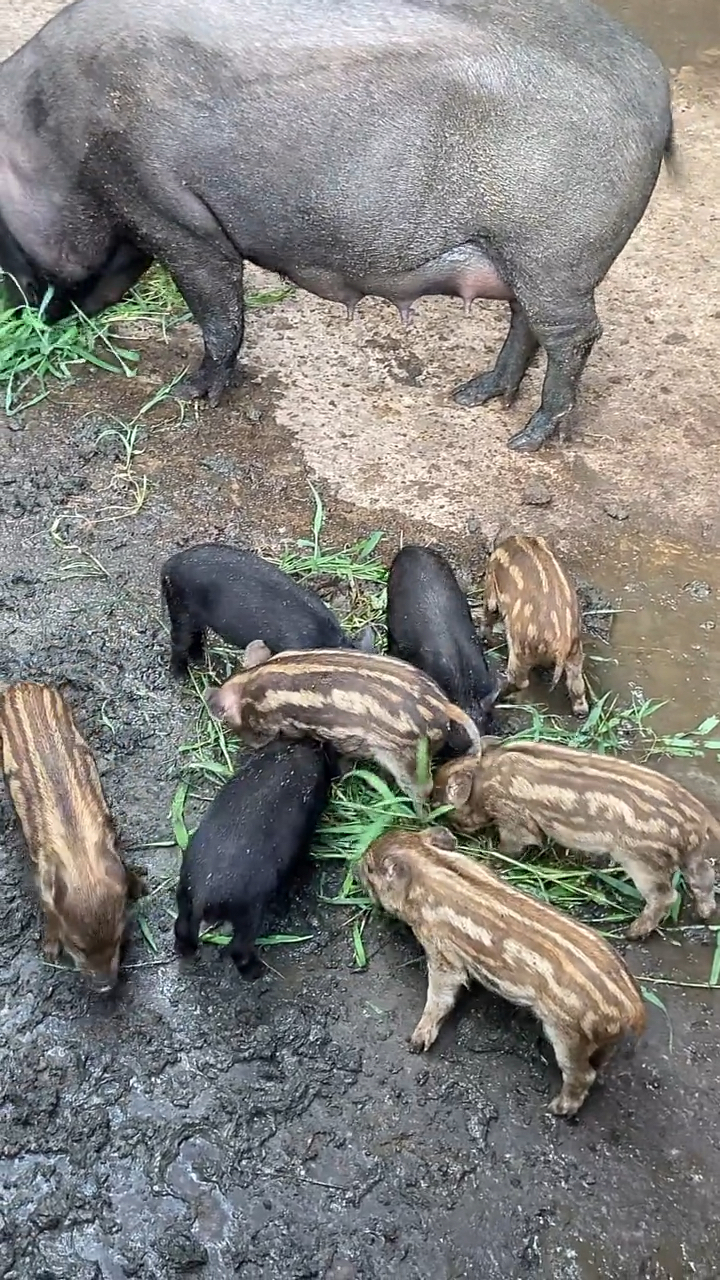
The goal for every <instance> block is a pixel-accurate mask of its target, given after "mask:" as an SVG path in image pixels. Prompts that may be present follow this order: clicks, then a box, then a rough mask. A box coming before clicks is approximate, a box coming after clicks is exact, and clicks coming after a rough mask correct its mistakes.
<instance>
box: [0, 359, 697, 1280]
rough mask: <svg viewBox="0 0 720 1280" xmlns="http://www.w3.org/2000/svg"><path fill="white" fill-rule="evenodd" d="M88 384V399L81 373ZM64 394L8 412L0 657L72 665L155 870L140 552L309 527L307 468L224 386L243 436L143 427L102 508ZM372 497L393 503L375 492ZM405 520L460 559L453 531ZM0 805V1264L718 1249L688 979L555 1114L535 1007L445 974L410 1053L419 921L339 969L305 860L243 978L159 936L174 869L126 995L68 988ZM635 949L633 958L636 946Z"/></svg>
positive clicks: (385, 518) (677, 1277) (473, 1264)
mask: <svg viewBox="0 0 720 1280" xmlns="http://www.w3.org/2000/svg"><path fill="white" fill-rule="evenodd" d="M93 381H94V386H93V400H94V403H95V404H97V403H98V402H102V396H101V395H99V394H98V388H99V386H100V385H104V384H101V382H100V380H93ZM107 385H109V386H113V387H115V386H116V385H117V384H113V383H112V382H109V383H108V384H107ZM120 385H122V384H120ZM73 394H74V397H75V400H74V402H73V403H72V404H71V405H70V406H69V407H67V408H65V409H62V408H61V409H59V410H54V409H44V410H43V412H42V414H40V415H37V420H36V421H34V422H33V425H32V429H28V430H26V431H24V432H19V433H9V432H6V433H5V434H4V435H3V436H1V437H0V454H1V456H0V474H1V476H2V482H1V483H0V522H1V528H2V546H3V550H4V557H3V564H4V568H3V572H2V576H1V577H0V654H1V655H2V659H1V666H0V678H5V679H17V678H19V677H28V676H29V677H36V678H41V679H44V680H49V681H54V682H57V683H59V684H60V685H61V686H62V687H63V688H64V689H65V690H66V692H67V695H68V697H69V699H70V702H71V704H72V706H73V708H74V710H75V712H76V715H77V719H78V722H79V724H80V726H81V728H82V730H83V732H84V733H85V734H86V736H87V738H88V741H89V742H90V744H91V746H92V748H93V751H94V752H95V754H96V757H97V760H98V762H99V765H100V768H101V773H102V777H103V781H104V785H105V788H106V791H107V795H108V798H109V800H110V803H111V806H112V809H113V812H114V814H115V817H116V820H117V823H118V826H119V829H120V831H121V833H122V836H123V839H124V843H125V846H126V847H127V848H128V850H129V857H130V858H131V860H133V861H135V862H138V861H139V862H141V863H143V864H145V865H147V866H148V868H149V872H150V882H151V887H153V888H156V887H157V886H159V885H161V884H162V882H163V881H164V880H165V879H168V878H172V877H173V876H174V875H175V873H176V870H177V853H176V851H175V850H173V849H171V848H160V849H157V848H155V849H148V848H146V847H143V846H147V845H148V844H149V843H152V842H155V841H158V840H161V841H168V840H169V839H170V822H169V816H168V815H169V806H170V801H171V798H172V795H173V792H174V789H175V786H176V783H177V779H178V777H179V776H180V764H181V762H180V760H179V757H178V748H179V746H180V744H181V742H182V741H183V738H184V737H185V736H186V735H187V733H188V731H189V729H190V728H191V726H192V723H193V720H194V716H195V705H194V703H193V701H192V699H191V697H190V695H189V693H188V692H187V690H184V689H183V688H182V687H178V686H177V685H176V684H174V683H173V681H172V680H171V677H170V676H169V673H168V670H167V657H168V646H167V637H166V633H165V629H164V619H163V617H162V615H161V611H160V603H159V594H158V586H157V579H158V570H159V566H160V564H161V562H162V560H163V558H164V557H165V555H167V554H168V552H170V551H171V550H172V549H173V548H175V547H177V546H179V545H183V544H185V543H188V542H189V541H191V540H195V539H200V538H205V537H207V536H211V537H212V536H218V534H220V535H221V536H223V537H232V538H236V539H238V540H239V541H242V542H245V543H247V544H249V545H256V544H262V545H267V544H268V542H269V541H272V540H275V541H276V542H277V538H278V535H279V533H280V530H282V531H283V533H282V536H284V537H290V536H292V537H295V536H298V535H307V531H308V526H309V512H310V504H309V497H308V491H307V487H306V479H305V473H304V470H303V468H302V465H301V463H300V461H299V459H298V458H297V455H296V454H295V453H294V450H293V448H292V445H291V443H290V441H289V440H288V439H287V438H283V437H282V434H281V433H280V432H279V431H278V429H277V427H276V426H275V424H274V419H273V414H272V396H271V394H269V393H268V391H267V389H265V390H263V389H262V388H261V389H260V391H259V393H258V394H257V396H256V397H255V398H253V396H252V394H251V392H247V408H248V413H247V415H246V421H247V423H248V427H247V430H248V433H252V434H254V433H256V432H258V430H259V428H258V426H257V425H256V424H257V422H258V420H260V421H261V423H262V434H261V435H260V436H257V437H256V439H255V443H254V447H253V448H252V449H250V448H249V447H247V446H246V444H245V442H243V440H241V439H240V440H238V439H237V435H235V436H234V437H233V438H232V439H231V440H229V441H228V440H227V439H226V438H224V436H223V432H222V429H221V423H219V421H218V415H212V417H211V415H205V414H201V415H200V419H199V422H198V423H197V424H196V423H194V422H193V421H191V422H190V424H189V425H186V426H184V427H180V426H167V425H165V426H163V425H162V424H160V425H157V426H156V428H155V429H153V431H152V432H151V433H150V435H149V437H148V438H143V441H142V447H143V448H144V450H145V452H144V453H143V455H142V458H141V459H140V461H139V464H138V465H140V463H141V465H142V469H143V470H144V471H145V472H146V473H147V474H148V475H149V476H150V477H151V479H152V488H151V494H150V496H149V498H148V501H147V502H146V504H145V506H144V508H143V510H142V511H141V512H140V514H138V515H135V516H132V517H129V518H126V519H119V520H116V521H114V522H112V521H108V522H107V523H103V517H105V518H107V516H108V514H109V513H110V512H111V507H112V506H113V505H114V506H115V507H117V506H120V507H122V505H123V502H124V497H123V489H122V486H121V485H120V486H118V483H117V477H118V475H119V474H120V471H119V464H118V461H117V456H116V454H117V451H116V449H115V447H114V445H113V444H112V442H111V441H108V440H106V441H104V442H103V443H101V444H100V445H97V444H96V443H95V442H96V441H97V437H98V435H99V433H100V431H101V430H102V428H103V426H105V425H106V423H105V421H104V419H102V417H100V416H98V415H97V414H96V415H95V416H94V417H91V418H87V417H83V415H82V413H81V412H80V405H79V404H78V397H79V395H80V392H79V391H76V392H74V393H73ZM115 400H116V401H117V396H115ZM235 421H237V420H235ZM253 421H254V423H255V425H253ZM235 430H236V431H237V427H235ZM248 445H249V441H248ZM247 458H251V459H252V461H251V462H249V463H246V462H245V461H244V459H247ZM239 459H240V460H243V461H238V460H239ZM78 513H79V514H80V515H81V516H82V517H83V519H82V522H78V521H76V520H75V519H74V516H75V515H77V514H78ZM58 518H59V519H58ZM375 523H376V527H386V528H391V529H392V528H395V529H396V530H397V528H398V526H397V523H393V522H392V517H391V516H389V514H388V513H387V512H378V513H377V516H376V522H375ZM51 527H54V528H55V529H56V531H57V532H58V533H59V534H60V535H63V536H65V538H66V539H67V540H69V543H70V544H71V545H76V546H81V547H82V550H83V552H91V553H92V555H93V556H94V557H95V558H96V562H95V567H94V569H92V572H94V573H95V574H96V575H99V576H94V577H87V576H86V577H75V576H72V575H73V574H74V573H76V572H77V567H76V566H77V563H78V562H79V561H80V560H81V559H82V557H81V555H80V553H79V552H77V551H72V550H69V549H67V548H63V547H59V546H58V545H56V543H55V542H54V541H53V539H52V537H51V535H50V529H51ZM371 527H372V526H370V527H368V523H367V515H365V516H364V517H355V516H354V513H353V512H351V511H349V510H348V509H342V508H336V507H333V508H332V511H331V514H330V517H329V521H328V527H327V529H326V532H325V534H324V537H325V538H326V539H327V543H328V544H329V545H337V544H338V543H342V542H343V541H345V540H346V539H354V538H356V537H358V536H363V535H367V533H369V532H370V531H371ZM402 527H403V529H404V532H405V536H406V538H407V537H409V536H421V537H422V539H423V540H424V541H430V540H433V541H435V543H436V545H442V546H444V547H445V548H446V550H448V551H449V552H450V553H451V554H452V555H453V557H454V558H455V562H456V563H457V564H458V565H459V566H460V567H461V568H462V569H463V570H464V581H465V584H466V585H472V583H473V582H475V583H477V580H478V571H479V567H480V564H481V561H482V554H483V552H482V550H481V549H480V548H479V547H478V546H477V543H476V542H475V541H474V540H473V539H472V538H471V539H470V543H469V544H467V543H465V542H463V539H462V538H460V539H458V540H456V541H455V542H454V543H453V541H452V540H450V542H449V540H448V538H447V535H446V533H444V532H443V531H439V530H433V529H432V528H431V527H428V526H427V525H425V526H424V527H423V529H422V530H419V529H417V530H413V528H412V526H411V525H409V524H408V522H407V521H405V520H403V524H402ZM395 544H396V543H395V538H394V536H393V537H391V538H390V539H389V541H388V543H387V549H386V554H387V555H389V554H390V553H391V551H392V549H393V546H394V545H395ZM470 551H471V552H472V554H470ZM83 563H84V564H85V567H86V569H87V567H88V564H89V562H88V561H87V559H85V560H84V562H83ZM98 565H99V566H101V568H98V567H97V566H98ZM588 592H589V594H588ZM585 595H586V603H589V604H593V602H594V599H593V597H592V592H591V591H589V589H588V591H587V592H585ZM2 819H3V825H2V828H1V833H0V876H1V877H2V885H3V889H4V892H3V896H2V906H1V908H0V911H1V913H2V928H1V930H0V984H2V994H3V1023H2V1032H1V1033H0V1054H1V1056H2V1065H1V1068H0V1205H1V1206H2V1220H1V1226H0V1276H2V1277H4V1280H120V1278H121V1277H126V1276H133V1277H138V1278H139V1280H171V1278H172V1277H181V1276H192V1275H197V1276H205V1277H208V1280H210V1278H212V1280H226V1278H229V1277H231V1276H243V1277H247V1280H256V1278H257V1280H260V1278H262V1280H274V1278H275V1277H277V1280H304V1278H305V1277H316V1276H317V1277H323V1278H326V1277H327V1278H328V1280H330V1278H331V1277H333V1278H334V1280H360V1278H363V1280H364V1278H367V1280H376V1278H379V1277H385V1276H390V1275H395V1274H397V1275H398V1276H402V1277H407V1278H408V1280H412V1278H414V1277H417V1278H418V1280H425V1278H426V1277H427V1278H428V1280H438V1278H440V1277H442V1278H443V1280H445V1278H446V1277H447V1278H448V1280H449V1278H451V1277H453V1278H454V1277H461V1276H473V1277H479V1278H480V1277H481V1278H482V1280H515V1278H517V1280H522V1278H524V1277H525V1276H528V1277H532V1276H543V1277H545V1276H546V1277H552V1280H576V1278H577V1280H591V1278H593V1277H601V1276H603V1277H605V1276H612V1277H613V1280H636V1278H639V1277H646V1278H649V1277H658V1278H660V1277H663V1278H671V1280H684V1278H685V1277H689V1276H693V1277H698V1278H699V1280H711V1277H714V1276H715V1275H716V1274H717V1264H716V1259H717V1256H718V1248H719V1247H720V1227H719V1226H718V1222H717V1217H716V1206H715V1198H716V1197H715V1188H716V1186H717V1185H718V1175H719V1174H720V1153H719V1152H718V1119H717V1117H718V1114H720V1106H719V1103H720V1085H719V1084H718V1073H717V1070H716V1069H715V1064H716V1054H717V1034H716V1028H715V1024H714V1021H713V1019H712V1009H711V1007H710V1003H709V998H710V996H711V994H712V993H710V992H702V991H698V992H693V991H687V990H683V991H682V992H681V993H680V994H679V998H678V999H677V1000H676V1001H674V1002H672V1006H671V1020H672V1032H673V1046H672V1051H670V1048H669V1039H668V1025H667V1023H666V1020H665V1017H664V1015H663V1013H662V1011H661V1010H660V1009H657V1008H651V1009H650V1011H649V1013H650V1024H651V1025H650V1031H649V1033H648V1035H647V1037H646V1039H645V1040H644V1041H643V1043H642V1044H641V1045H640V1048H639V1050H638V1053H637V1055H636V1058H635V1060H634V1062H633V1061H632V1059H629V1058H626V1059H623V1058H620V1059H619V1060H618V1061H617V1062H616V1063H615V1064H614V1065H613V1067H612V1069H608V1072H607V1075H606V1078H605V1081H604V1083H602V1084H601V1085H599V1086H598V1087H597V1089H596V1090H595V1092H594V1093H593V1095H592V1096H591V1099H590V1101H589V1102H588V1104H587V1106H586V1107H585V1108H584V1110H583V1112H582V1113H581V1116H580V1119H579V1120H578V1121H577V1122H576V1123H571V1124H567V1123H563V1122H558V1121H553V1120H552V1119H551V1118H550V1117H548V1116H547V1115H546V1114H545V1107H546V1105H547V1102H548V1101H549V1099H550V1097H551V1096H552V1092H553V1091H554V1089H555V1088H556V1083H557V1069H556V1067H555V1064H554V1062H553V1060H552V1054H551V1051H550V1050H549V1048H548V1047H547V1046H546V1045H544V1043H543V1042H542V1040H541V1039H540V1036H539V1028H538V1027H537V1025H536V1024H535V1023H534V1022H533V1021H532V1020H531V1019H529V1018H526V1017H525V1016H524V1015H521V1014H519V1013H517V1012H515V1011H514V1010H513V1009H512V1008H511V1007H509V1006H507V1005H505V1004H503V1003H502V1002H501V1001H498V1000H495V999H493V998H492V997H490V996H489V995H486V994H484V993H482V992H479V993H474V994H473V995H472V996H471V997H469V998H468V999H467V1000H466V1001H465V1003H464V1004H463V1005H462V1007H461V1009H460V1010H459V1013H458V1015H457V1017H456V1018H454V1019H453V1020H451V1025H450V1026H449V1027H448V1028H447V1030H446V1031H445V1032H444V1034H443V1035H442V1036H441V1039H440V1042H439V1044H438V1046H437V1047H436V1048H435V1049H434V1050H433V1051H432V1052H431V1053H430V1054H429V1055H428V1057H427V1058H426V1059H423V1060H418V1059H417V1058H415V1057H413V1056H412V1055H411V1054H410V1053H409V1052H408V1049H407V1045H406V1038H407V1036H408V1034H409V1032H410V1031H411V1030H412V1027H413V1026H414V1024H415V1021H416V1020H417V1017H418V1016H419V1012H420V1010H421V1007H422V1003H423V998H424V971H423V965H422V964H421V963H419V951H418V948H417V946H416V945H415V943H414V942H413V940H412V938H410V936H409V935H408V934H407V933H406V932H405V931H404V930H403V929H402V928H400V927H398V926H394V925H393V924H391V923H390V922H388V921H385V920H376V921H373V922H372V923H371V925H370V926H369V928H368V930H367V931H366V939H367V942H368V951H369V958H370V964H369V968H368V969H367V970H366V971H364V972H358V971H356V970H354V968H353V957H352V948H351V943H350V936H349V931H348V929H347V928H346V927H345V917H344V915H343V912H342V911H340V910H338V909H332V908H321V906H320V904H319V902H318V892H317V891H318V887H319V884H320V876H319V873H318V874H316V875H315V876H314V877H313V878H311V882H310V883H309V885H308V886H307V888H306V889H305V890H304V892H303V893H302V894H301V895H300V897H299V898H298V900H297V901H296V902H295V904H294V905H293V907H292V910H291V913H290V918H289V919H288V918H285V919H283V920H282V925H283V927H284V928H286V929H287V928H293V929H295V928H297V929H298V930H299V931H301V932H311V931H312V933H313V934H314V939H313V941H312V942H311V943H308V944H304V945H302V946H298V947H285V948H283V947H279V948H273V950H272V952H271V953H270V952H268V953H267V958H268V961H269V963H270V964H271V965H272V966H273V969H272V970H271V971H269V972H268V974H267V975H266V976H265V977H264V978H263V979H261V981H260V982H259V983H257V984H255V985H246V984H243V983H242V982H241V981H240V980H239V979H238V977H237V975H236V974H235V971H234V970H233V968H232V965H230V964H229V963H227V962H226V961H225V960H224V958H223V956H222V955H221V954H219V953H218V952H217V951H216V950H213V949H211V948H207V949H206V950H205V951H204V952H203V953H202V954H201V955H200V956H199V957H198V959H197V960H196V961H195V962H192V963H187V964H184V965H180V964H179V963H178V962H177V961H175V959H174V958H173V953H172V945H171V930H172V921H171V917H170V914H168V911H169V910H171V909H172V894H171V888H168V889H167V890H166V891H163V892H161V893H160V894H158V895H156V897H155V898H154V899H153V900H152V903H150V904H146V906H145V908H144V909H145V910H146V912H147V916H148V919H149V922H150V926H151V929H152V932H153V935H154V937H155V938H156V940H157V943H158V946H159V951H158V954H157V955H154V954H153V953H152V952H151V951H150V950H149V948H148V946H147V945H146V943H144V942H143V940H142V938H141V936H140V933H139V930H138V929H137V926H134V927H133V930H132V937H131V942H130V946H129V949H128V953H127V957H126V967H125V969H124V972H123V980H122V982H121V986H120V989H119V992H118V993H117V995H116V996H115V997H114V998H113V999H112V1000H108V999H107V998H101V997H97V996H94V995H92V994H90V993H89V991H88V989H87V988H86V986H85V985H84V983H83V981H82V979H81V978H80V977H79V976H78V975H76V974H75V973H72V972H63V971H59V970H55V969H52V968H50V967H48V966H46V965H44V964H43V963H42V961H41V959H40V955H39V920H38V914H37V910H36V906H35V898H34V894H33V891H32V887H31V885H30V882H29V875H28V871H27V866H26V860H25V855H24V849H23V845H22V840H21V837H20V835H19V832H18V829H17V826H16V823H15V821H14V819H13V815H12V812H11V810H10V805H9V802H8V801H7V799H4V801H3V812H2ZM698 935H699V936H698V937H693V936H692V935H690V936H688V939H687V941H684V942H683V947H682V950H683V952H684V953H686V952H689V951H691V950H692V954H693V955H694V956H696V957H697V965H698V975H697V976H698V980H699V979H700V978H701V977H704V976H705V975H706V973H707V971H708V970H709V965H710V958H711V951H710V948H709V945H708V944H707V935H706V934H705V932H704V931H698ZM656 956H657V952H656V953H655V957H656ZM632 961H633V967H634V968H635V969H636V971H638V970H640V969H643V968H645V969H646V970H648V971H649V969H650V967H651V966H652V965H653V964H655V965H657V959H656V958H655V959H653V953H652V952H651V951H650V950H646V949H644V948H637V947H636V948H634V949H633V952H632ZM665 971H667V964H666V965H665ZM657 990H660V991H661V992H662V994H663V995H665V990H666V989H657ZM695 997H696V998H695ZM668 1004H669V1006H670V1001H668Z"/></svg>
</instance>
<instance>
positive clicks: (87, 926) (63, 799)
mask: <svg viewBox="0 0 720 1280" xmlns="http://www.w3.org/2000/svg"><path fill="white" fill-rule="evenodd" d="M0 761H1V763H2V771H3V773H4V775H5V782H6V785H7V789H8V792H9V794H10V798H11V800H12V802H13V806H14V808H15V812H16V813H17V816H18V819H19V821H20V826H21V827H22V831H23V835H24V836H25V841H26V844H27V847H28V851H29V854H30V857H31V860H32V863H33V868H34V872H35V880H36V883H37V886H38V890H39V894H40V901H41V903H42V907H43V911H44V913H45V935H44V942H43V951H44V954H45V956H46V958H47V959H48V960H51V961H56V960H57V959H58V957H59V955H60V951H61V950H64V951H65V952H66V953H67V955H68V956H70V958H71V959H72V960H73V961H74V963H75V965H76V967H77V968H78V969H80V970H81V971H82V972H83V973H85V974H87V975H89V977H90V978H91V979H92V982H93V985H94V986H95V987H96V989H97V990H98V991H101V992H104V991H109V990H110V989H111V988H112V987H113V986H114V985H115V983H116V981H117V975H118V964H119V960H120V948H121V944H122V941H123V935H124V931H125V924H126V908H127V902H128V898H138V897H140V896H141V894H143V893H144V892H145V886H144V883H143V881H142V878H141V877H139V876H138V875H136V873H135V872H133V871H129V870H128V869H127V868H126V867H125V865H124V863H123V861H122V859H121V857H120V855H119V853H118V848H117V837H116V834H115V829H114V825H113V821H112V818H111V816H110V812H109V809H108V806H107V802H106V800H105V796H104V795H103V790H102V786H101V783H100V778H99V775H98V771H97V767H96V764H95V761H94V759H93V757H92V754H91V752H90V749H89V747H88V745H87V743H86V742H85V740H84V738H83V737H82V735H81V734H80V731H79V730H78V728H77V726H76V724H75V721H74V719H73V716H72V712H71V711H70V708H69V706H68V705H67V703H66V701H65V699H64V698H63V697H62V694H61V693H60V692H59V691H58V690H57V689H55V688H52V687H50V686H49V685H44V684H34V683H32V682H29V681H28V682H22V683H19V684H15V685H10V686H5V691H4V693H3V695H2V696H1V697H0Z"/></svg>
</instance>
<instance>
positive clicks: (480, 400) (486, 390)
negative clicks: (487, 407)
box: [453, 370, 519, 409]
mask: <svg viewBox="0 0 720 1280" xmlns="http://www.w3.org/2000/svg"><path fill="white" fill-rule="evenodd" d="M518 390H519V383H518V385H517V386H510V385H509V384H508V383H506V382H505V381H504V380H503V379H501V378H498V377H497V375H496V374H495V372H494V370H491V371H490V372H489V373H481V374H479V375H478V377H477V378H471V379H470V381H469V382H463V383H462V385H461V386H459V387H456V388H455V390H454V391H453V400H454V401H455V403H456V404H459V405H462V407H463V409H476V408H477V406H478V405H481V404H487V403H488V402H489V401H490V400H501V401H502V404H503V407H504V408H505V409H509V408H510V405H511V404H512V403H513V400H514V399H515V397H516V396H517V393H518Z"/></svg>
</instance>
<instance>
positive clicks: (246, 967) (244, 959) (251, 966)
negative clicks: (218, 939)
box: [232, 952, 265, 982]
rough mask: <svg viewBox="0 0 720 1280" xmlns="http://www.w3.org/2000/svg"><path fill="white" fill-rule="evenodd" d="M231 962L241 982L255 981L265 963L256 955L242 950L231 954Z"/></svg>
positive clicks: (263, 969) (260, 975) (260, 974)
mask: <svg viewBox="0 0 720 1280" xmlns="http://www.w3.org/2000/svg"><path fill="white" fill-rule="evenodd" d="M232 961H233V964H234V965H235V968H236V969H237V971H238V973H239V975H240V977H241V978H242V980H243V982H257V980H258V978H261V977H262V975H263V974H264V972H265V965H264V964H263V962H262V960H261V959H260V957H259V956H258V955H256V954H255V953H252V954H250V955H248V953H247V952H242V953H240V954H239V955H238V954H236V955H233V956H232Z"/></svg>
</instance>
